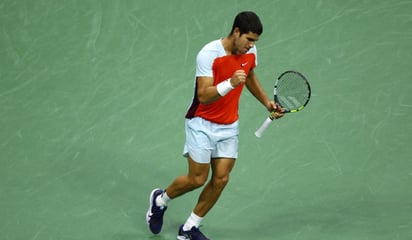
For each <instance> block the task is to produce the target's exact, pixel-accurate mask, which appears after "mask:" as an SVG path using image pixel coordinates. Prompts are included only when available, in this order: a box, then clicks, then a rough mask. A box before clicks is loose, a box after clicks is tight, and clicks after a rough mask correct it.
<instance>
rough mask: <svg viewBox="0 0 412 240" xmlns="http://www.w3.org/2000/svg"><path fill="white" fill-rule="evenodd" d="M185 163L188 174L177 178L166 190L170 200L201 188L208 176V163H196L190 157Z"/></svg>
mask: <svg viewBox="0 0 412 240" xmlns="http://www.w3.org/2000/svg"><path fill="white" fill-rule="evenodd" d="M187 161H188V166H189V171H188V174H187V175H183V176H180V177H177V178H176V179H175V180H174V181H173V182H172V184H170V185H169V186H168V187H167V188H166V193H167V195H168V196H169V197H170V198H171V199H173V198H176V197H179V196H181V195H183V194H185V193H187V192H190V191H192V190H194V189H196V188H199V187H201V186H203V184H205V182H206V180H207V178H208V176H209V170H210V164H209V163H197V162H195V161H194V160H193V159H192V158H191V157H190V156H189V157H188V158H187Z"/></svg>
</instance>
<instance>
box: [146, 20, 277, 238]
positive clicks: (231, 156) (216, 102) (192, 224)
mask: <svg viewBox="0 0 412 240" xmlns="http://www.w3.org/2000/svg"><path fill="white" fill-rule="evenodd" d="M262 32H263V27H262V24H261V22H260V19H259V17H258V16H257V15H256V14H255V13H254V12H241V13H239V14H238V15H237V16H236V18H235V20H234V23H233V26H232V30H231V32H230V34H229V35H228V36H227V37H225V38H223V39H219V40H215V41H212V42H210V43H209V44H207V45H205V46H204V47H203V48H202V50H201V51H200V52H199V53H198V55H197V58H196V79H195V92H194V97H193V101H192V104H191V106H190V108H189V110H188V112H187V114H186V123H185V128H186V142H185V146H184V156H185V157H187V161H188V173H187V174H186V175H183V176H180V177H177V178H176V179H175V180H174V181H173V182H172V183H171V184H170V185H169V186H168V187H167V188H166V190H164V191H163V190H161V189H158V188H157V189H154V190H153V191H152V192H151V194H150V207H149V210H148V211H147V215H146V219H147V223H148V225H149V228H150V230H151V231H152V232H153V233H154V234H158V233H159V232H160V231H161V228H162V224H163V215H164V213H165V211H166V209H167V203H168V202H169V201H170V200H171V199H174V198H176V197H179V196H181V195H183V194H185V193H187V192H190V191H192V190H194V189H196V188H199V187H201V186H203V185H204V184H205V183H206V181H207V179H208V176H209V172H210V169H211V174H212V177H211V179H210V181H209V182H208V183H207V184H206V185H205V187H204V188H203V191H202V192H201V194H200V196H199V199H198V202H197V204H196V206H195V208H194V209H193V211H192V213H191V215H190V216H189V218H188V219H187V221H186V222H185V224H183V225H181V226H180V229H179V231H178V236H177V239H180V240H185V239H196V240H204V239H207V238H206V237H205V236H204V235H203V233H202V232H200V230H199V226H200V223H201V221H202V219H203V218H204V217H205V215H206V214H207V213H208V212H209V210H210V209H211V208H212V207H213V205H214V204H215V203H216V202H217V200H218V198H219V196H220V194H221V193H222V191H223V189H224V188H225V186H226V184H227V183H228V180H229V174H230V172H231V170H232V168H233V166H234V164H235V160H236V158H237V157H238V117H239V116H238V105H239V97H240V95H241V92H242V89H243V87H244V86H246V87H247V88H248V90H249V91H250V92H251V93H252V94H253V95H254V96H255V98H256V99H257V100H259V101H260V102H261V103H262V104H263V105H264V106H265V107H266V109H267V110H268V111H269V112H272V111H275V117H276V118H280V117H282V116H283V113H282V110H281V108H280V107H278V106H277V105H276V104H275V103H274V102H272V101H270V100H269V98H268V97H267V95H266V93H265V92H264V91H263V89H262V87H261V85H260V83H259V81H258V79H257V77H256V74H255V72H254V68H255V67H256V64H257V58H256V47H255V43H256V41H258V40H259V36H260V35H261V34H262Z"/></svg>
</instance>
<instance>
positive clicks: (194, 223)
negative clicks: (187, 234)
mask: <svg viewBox="0 0 412 240" xmlns="http://www.w3.org/2000/svg"><path fill="white" fill-rule="evenodd" d="M202 220H203V218H202V217H199V216H197V215H196V214H195V213H194V212H192V213H191V214H190V217H189V218H188V219H187V220H186V223H185V225H183V231H189V230H190V229H192V227H196V228H199V226H200V223H201V222H202Z"/></svg>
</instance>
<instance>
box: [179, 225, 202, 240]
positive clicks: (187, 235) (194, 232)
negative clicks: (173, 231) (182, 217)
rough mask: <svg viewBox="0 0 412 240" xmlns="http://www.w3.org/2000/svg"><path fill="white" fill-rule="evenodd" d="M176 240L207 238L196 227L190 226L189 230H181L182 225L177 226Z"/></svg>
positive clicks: (200, 239)
mask: <svg viewBox="0 0 412 240" xmlns="http://www.w3.org/2000/svg"><path fill="white" fill-rule="evenodd" d="M177 240H209V238H207V237H206V236H205V235H203V233H202V232H201V231H200V230H199V228H197V227H192V229H190V230H189V231H183V225H182V226H180V228H179V233H178V235H177Z"/></svg>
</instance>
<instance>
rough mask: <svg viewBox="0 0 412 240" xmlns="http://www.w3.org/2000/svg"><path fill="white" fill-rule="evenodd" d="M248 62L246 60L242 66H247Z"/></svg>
mask: <svg viewBox="0 0 412 240" xmlns="http://www.w3.org/2000/svg"><path fill="white" fill-rule="evenodd" d="M247 64H248V62H244V63H242V64H240V66H241V67H245V66H246V65H247Z"/></svg>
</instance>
